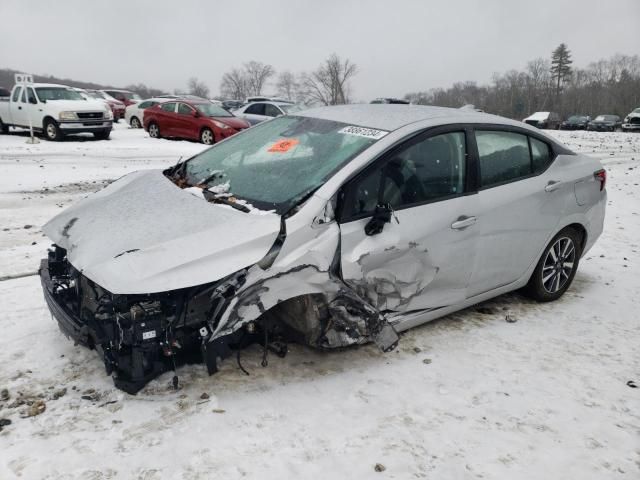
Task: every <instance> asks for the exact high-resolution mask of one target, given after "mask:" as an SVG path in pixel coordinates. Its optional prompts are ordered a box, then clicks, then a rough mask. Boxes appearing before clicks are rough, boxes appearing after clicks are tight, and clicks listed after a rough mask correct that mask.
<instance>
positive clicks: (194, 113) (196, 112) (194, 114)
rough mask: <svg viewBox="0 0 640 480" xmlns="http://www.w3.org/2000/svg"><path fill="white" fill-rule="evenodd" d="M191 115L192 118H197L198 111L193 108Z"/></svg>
mask: <svg viewBox="0 0 640 480" xmlns="http://www.w3.org/2000/svg"><path fill="white" fill-rule="evenodd" d="M191 115H192V116H193V118H198V117H200V112H198V111H197V110H194V111H193V112H192V113H191Z"/></svg>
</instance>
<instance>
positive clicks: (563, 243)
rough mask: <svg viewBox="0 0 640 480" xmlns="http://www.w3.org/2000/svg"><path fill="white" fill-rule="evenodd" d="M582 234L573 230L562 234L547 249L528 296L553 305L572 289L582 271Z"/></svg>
mask: <svg viewBox="0 0 640 480" xmlns="http://www.w3.org/2000/svg"><path fill="white" fill-rule="evenodd" d="M580 245H582V235H581V234H580V233H579V232H577V231H576V230H574V229H573V228H569V227H568V228H565V229H563V230H562V231H560V232H559V233H558V234H557V235H556V236H555V237H553V239H552V240H551V241H550V242H549V244H548V245H547V246H546V248H545V249H544V252H543V253H542V257H540V260H539V261H538V265H536V268H535V270H534V271H533V274H532V275H531V278H530V279H529V283H528V284H527V286H526V287H525V288H524V293H525V294H527V295H528V296H529V297H531V298H533V299H534V300H537V301H538V302H552V301H554V300H557V299H558V298H560V297H561V296H562V295H563V294H564V292H566V291H567V289H568V288H569V287H570V286H571V282H572V281H573V278H574V277H575V275H576V271H577V270H578V264H579V262H580V255H581V254H582V250H581V247H580Z"/></svg>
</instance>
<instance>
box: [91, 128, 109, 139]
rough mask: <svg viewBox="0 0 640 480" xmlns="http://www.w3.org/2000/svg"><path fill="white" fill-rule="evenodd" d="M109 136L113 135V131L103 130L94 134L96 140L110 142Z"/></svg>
mask: <svg viewBox="0 0 640 480" xmlns="http://www.w3.org/2000/svg"><path fill="white" fill-rule="evenodd" d="M109 135H111V129H109V130H103V131H101V132H93V137H94V138H95V139H96V140H109Z"/></svg>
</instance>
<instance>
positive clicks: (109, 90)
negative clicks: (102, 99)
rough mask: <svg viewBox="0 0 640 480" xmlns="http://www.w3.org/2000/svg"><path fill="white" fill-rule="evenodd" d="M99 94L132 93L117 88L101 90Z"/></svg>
mask: <svg viewBox="0 0 640 480" xmlns="http://www.w3.org/2000/svg"><path fill="white" fill-rule="evenodd" d="M100 91H101V92H126V93H133V92H132V91H131V90H121V89H119V88H103V89H102V90H100Z"/></svg>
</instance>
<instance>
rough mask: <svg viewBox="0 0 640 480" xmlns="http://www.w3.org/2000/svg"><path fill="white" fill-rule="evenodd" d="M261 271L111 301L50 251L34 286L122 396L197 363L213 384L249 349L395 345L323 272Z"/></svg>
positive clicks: (59, 252)
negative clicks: (228, 361) (223, 363)
mask: <svg viewBox="0 0 640 480" xmlns="http://www.w3.org/2000/svg"><path fill="white" fill-rule="evenodd" d="M276 245H277V242H276ZM264 266H265V265H264V263H262V267H264ZM262 267H261V266H260V264H257V265H253V266H251V267H247V268H244V269H241V270H239V271H237V272H235V273H233V274H231V275H228V276H226V277H225V278H223V279H220V280H217V281H215V282H212V283H209V284H205V285H198V286H193V287H188V288H182V289H178V290H172V291H168V292H161V293H149V294H114V293H111V292H109V291H107V290H106V289H104V288H102V287H101V286H100V285H98V284H96V283H95V282H93V281H92V280H91V279H89V278H88V277H86V276H85V275H83V274H82V272H80V271H78V270H77V269H76V268H74V267H73V265H71V263H70V262H69V261H68V259H67V252H66V250H65V249H63V248H61V247H59V246H54V248H53V249H51V250H50V252H49V255H48V258H46V259H43V260H42V262H41V265H40V278H41V282H42V287H43V292H44V296H45V299H46V302H47V305H48V306H49V309H50V311H51V313H52V315H53V316H54V317H55V319H56V320H57V322H58V324H59V326H60V329H61V330H62V332H63V333H64V334H65V335H67V336H68V337H70V338H72V339H73V340H74V341H75V342H76V343H77V344H81V345H83V346H85V347H87V348H90V349H95V350H96V351H97V352H98V353H99V354H100V356H101V357H102V359H103V360H104V364H105V369H106V372H107V374H109V375H112V377H113V379H114V383H115V385H116V387H118V388H120V389H122V390H124V391H125V392H128V393H131V394H135V393H137V392H138V391H139V390H140V389H142V388H143V387H144V386H145V385H146V384H147V383H148V382H149V381H151V380H152V379H154V378H156V377H157V376H158V375H160V374H162V373H164V372H166V371H170V370H175V369H176V367H177V366H178V365H181V364H183V363H198V362H203V363H204V364H205V365H206V367H207V370H208V372H209V374H213V373H215V372H217V370H218V362H219V360H221V359H224V358H226V357H228V356H230V355H231V354H232V353H233V352H234V351H235V350H239V349H241V348H244V347H246V346H247V345H249V344H251V343H259V344H261V345H262V346H263V348H264V349H265V355H266V352H267V350H271V351H275V352H276V353H277V354H278V355H280V356H283V355H284V353H286V350H287V349H286V344H287V343H288V342H297V343H303V344H306V345H309V346H311V347H315V348H319V349H333V348H340V347H347V346H350V345H358V344H364V343H368V342H371V341H373V342H375V343H376V344H377V345H378V346H379V347H380V349H381V350H383V351H390V350H392V349H393V348H395V346H396V344H397V342H398V336H397V334H396V332H395V330H394V329H393V327H392V326H391V325H390V324H389V323H388V322H387V321H386V319H385V318H384V316H383V315H381V314H380V312H379V311H378V310H377V309H375V308H373V307H372V306H371V305H370V304H368V303H367V302H366V301H364V300H363V299H362V298H361V297H359V296H358V295H357V294H356V293H355V292H354V291H352V290H351V289H350V288H348V287H347V286H346V285H345V284H344V283H343V282H342V281H341V280H340V279H339V278H338V277H336V276H335V275H333V274H332V272H331V271H330V270H329V271H323V270H321V269H318V267H316V266H311V265H302V266H298V267H295V268H292V269H290V270H286V271H277V272H272V271H270V270H269V269H267V270H265V269H263V268H262ZM295 290H299V294H298V295H292V294H291V293H292V292H294V291H295ZM285 292H288V294H289V297H288V298H287V294H286V293H285ZM309 292H314V293H311V294H309ZM176 382H177V377H176V376H174V385H176ZM176 386H177V385H176Z"/></svg>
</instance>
